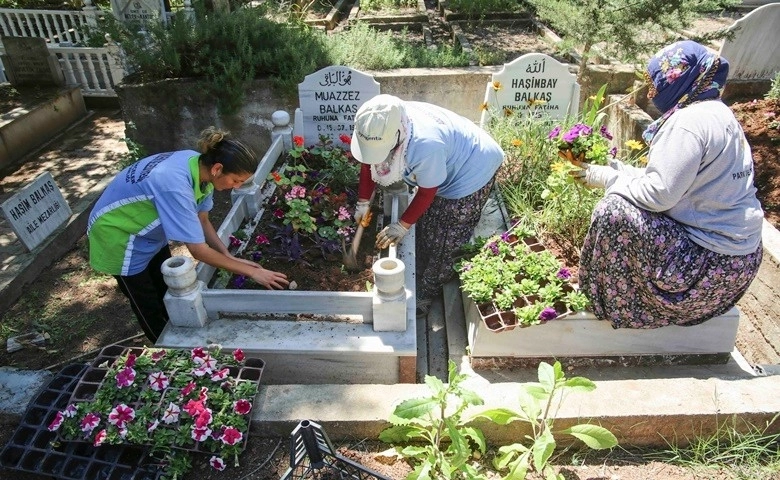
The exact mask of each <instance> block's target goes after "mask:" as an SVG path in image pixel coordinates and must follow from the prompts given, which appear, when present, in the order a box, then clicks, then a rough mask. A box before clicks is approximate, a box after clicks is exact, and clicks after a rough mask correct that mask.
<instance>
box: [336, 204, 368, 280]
mask: <svg viewBox="0 0 780 480" xmlns="http://www.w3.org/2000/svg"><path fill="white" fill-rule="evenodd" d="M374 193H376V191H374V192H373V193H371V198H369V199H368V211H367V212H366V214H365V215H363V218H361V219H360V222H358V226H357V229H356V230H355V236H354V237H353V238H352V245H350V246H349V249H347V248H346V246H343V248H342V254H343V262H344V266H345V267H347V270H350V271H353V272H354V271H358V270H360V269H361V266H360V265H358V261H357V252H358V248H359V247H360V239H361V238H362V237H363V229H364V228H366V227H367V226H369V224H371V217H372V216H373V214H372V213H371V202H372V201H373V200H374Z"/></svg>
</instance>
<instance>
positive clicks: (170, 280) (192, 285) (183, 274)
mask: <svg viewBox="0 0 780 480" xmlns="http://www.w3.org/2000/svg"><path fill="white" fill-rule="evenodd" d="M160 271H161V272H162V274H163V279H164V280H165V284H166V285H168V293H170V294H171V295H173V296H176V297H181V296H184V295H187V294H188V293H190V292H192V291H193V290H195V289H196V288H198V282H197V272H196V271H195V262H193V261H192V259H191V258H190V257H186V256H183V255H176V256H173V257H171V258H169V259H168V260H166V261H164V262H163V264H162V267H160Z"/></svg>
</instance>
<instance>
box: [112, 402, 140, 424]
mask: <svg viewBox="0 0 780 480" xmlns="http://www.w3.org/2000/svg"><path fill="white" fill-rule="evenodd" d="M134 418H135V410H133V409H132V408H131V407H128V406H127V405H125V404H124V403H120V404H119V405H117V406H116V407H114V408H113V409H112V410H111V413H109V414H108V423H110V424H111V425H116V426H117V427H118V428H124V426H125V424H127V423H128V422H131V421H132V420H133V419H134Z"/></svg>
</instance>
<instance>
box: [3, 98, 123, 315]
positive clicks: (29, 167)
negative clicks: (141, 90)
mask: <svg viewBox="0 0 780 480" xmlns="http://www.w3.org/2000/svg"><path fill="white" fill-rule="evenodd" d="M124 136H125V123H124V121H123V120H122V115H121V112H120V111H119V110H118V109H116V108H114V109H105V110H91V111H88V112H87V116H86V117H85V118H84V119H82V120H80V121H79V122H78V123H76V124H74V125H72V126H71V127H69V128H68V129H66V130H65V131H64V132H63V133H61V134H59V135H57V136H56V137H54V138H52V139H51V140H50V141H49V142H47V143H46V144H45V145H44V146H43V147H41V148H40V149H38V150H37V151H34V152H32V153H30V154H28V155H27V156H25V157H24V158H23V159H21V160H20V161H18V162H17V163H15V165H14V166H13V167H12V170H13V171H7V172H4V174H5V176H3V177H2V178H1V179H0V203H3V202H5V201H6V200H7V199H9V198H10V197H11V196H12V195H14V194H15V193H16V192H17V191H19V190H20V189H21V188H24V187H25V186H27V185H29V184H30V183H31V182H32V181H34V180H35V179H36V178H38V177H39V176H40V175H42V174H44V173H46V172H48V173H50V174H51V176H52V178H53V179H54V182H55V183H56V185H57V187H59V189H60V191H61V193H62V195H63V197H64V198H65V201H66V202H67V203H68V205H69V206H70V208H71V210H72V212H73V215H72V216H71V219H70V221H68V222H67V223H66V224H65V225H63V226H62V227H60V228H59V229H57V230H56V231H55V232H54V233H52V234H51V235H49V236H48V237H47V238H46V239H45V240H44V241H42V242H41V243H40V245H38V246H37V247H35V248H34V250H33V251H28V250H27V248H26V247H25V245H24V244H23V243H22V242H21V241H19V239H18V238H17V236H16V235H15V234H14V232H13V230H12V228H11V225H10V224H9V223H8V221H7V220H6V219H5V217H2V218H0V311H5V310H7V309H8V307H9V306H10V305H12V304H13V303H14V302H15V301H16V300H17V299H18V297H19V295H20V294H21V292H22V291H23V290H24V288H25V286H26V285H29V284H31V283H32V282H33V281H34V280H35V279H36V277H37V276H38V275H40V274H41V273H42V272H44V271H45V269H46V268H47V267H48V266H49V265H51V264H52V263H53V262H55V261H57V260H58V259H59V258H60V257H61V256H62V255H63V254H64V253H65V252H67V251H68V250H70V249H71V248H73V245H74V244H75V243H76V240H78V239H79V238H80V237H81V236H82V235H83V234H84V231H85V229H86V223H87V217H88V215H89V210H90V209H91V206H92V204H93V202H94V201H95V200H96V199H97V197H98V196H99V195H100V193H101V192H102V191H103V188H104V187H105V185H106V183H107V182H108V181H109V180H110V179H111V178H112V177H113V175H114V174H115V173H116V172H117V171H118V166H119V164H120V162H121V161H122V159H123V158H124V157H125V156H126V155H127V154H128V148H127V145H126V144H125V142H123V141H122V139H123V138H124Z"/></svg>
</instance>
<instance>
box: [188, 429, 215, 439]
mask: <svg viewBox="0 0 780 480" xmlns="http://www.w3.org/2000/svg"><path fill="white" fill-rule="evenodd" d="M209 435H211V429H210V428H193V429H192V439H193V440H195V441H196V442H202V441H204V440H206V439H208V438H209Z"/></svg>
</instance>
